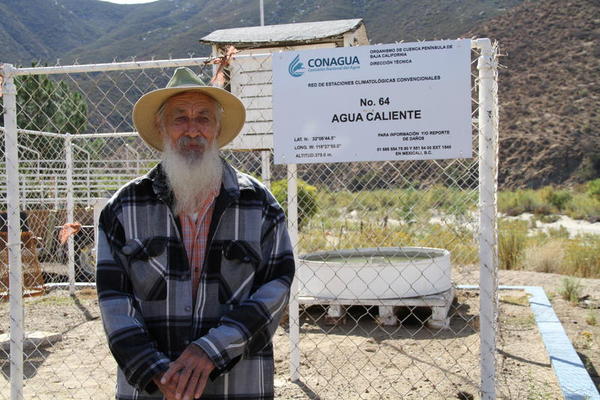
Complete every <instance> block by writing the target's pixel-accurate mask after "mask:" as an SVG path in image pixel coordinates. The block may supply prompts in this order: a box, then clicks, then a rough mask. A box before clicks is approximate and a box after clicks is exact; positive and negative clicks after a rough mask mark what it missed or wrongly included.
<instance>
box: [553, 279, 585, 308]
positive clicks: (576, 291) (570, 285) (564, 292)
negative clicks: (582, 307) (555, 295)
mask: <svg viewBox="0 0 600 400" xmlns="http://www.w3.org/2000/svg"><path fill="white" fill-rule="evenodd" d="M581 290H582V286H581V282H580V281H579V279H575V278H571V277H567V278H563V280H562V281H561V287H560V289H559V290H558V292H559V294H560V297H561V298H562V299H563V300H567V301H570V302H571V303H577V301H578V300H579V298H580V297H581Z"/></svg>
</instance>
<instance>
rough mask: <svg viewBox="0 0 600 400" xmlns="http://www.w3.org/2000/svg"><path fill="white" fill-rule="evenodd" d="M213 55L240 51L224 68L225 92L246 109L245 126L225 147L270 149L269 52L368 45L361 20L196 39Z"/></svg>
mask: <svg viewBox="0 0 600 400" xmlns="http://www.w3.org/2000/svg"><path fill="white" fill-rule="evenodd" d="M200 43H203V44H209V45H211V46H212V56H213V57H221V56H223V55H225V54H227V52H228V49H230V46H233V47H235V49H236V50H238V52H237V53H236V56H235V62H233V63H231V64H230V65H229V66H228V72H229V77H228V79H229V80H228V82H226V85H225V86H226V87H228V88H229V90H230V91H231V92H232V93H233V94H235V95H237V96H238V97H239V98H240V99H241V100H242V101H243V102H244V105H245V106H246V112H247V114H246V124H245V126H244V129H243V130H242V132H241V134H240V135H239V136H238V137H237V138H236V139H235V140H234V141H233V142H232V143H230V144H229V145H228V146H227V148H229V149H236V150H271V149H273V112H272V107H273V106H272V93H273V91H272V67H271V57H270V54H271V53H276V52H280V51H290V50H307V49H319V48H334V47H350V46H364V45H368V44H369V40H368V38H367V30H366V28H365V24H364V23H363V21H362V19H344V20H335V21H319V22H305V23H297V24H282V25H267V26H252V27H247V28H233V29H219V30H216V31H214V32H212V33H210V34H209V35H207V36H204V37H203V38H202V39H200Z"/></svg>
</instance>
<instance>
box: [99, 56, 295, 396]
mask: <svg viewBox="0 0 600 400" xmlns="http://www.w3.org/2000/svg"><path fill="white" fill-rule="evenodd" d="M244 120H245V109H244V106H243V104H242V103H241V102H240V100H239V99H238V98H237V97H235V96H234V95H232V94H231V93H229V92H227V91H225V90H222V89H219V88H214V87H210V86H205V85H204V83H203V82H202V81H201V80H200V79H199V78H198V77H197V76H196V75H195V74H194V73H193V72H192V71H191V70H189V69H187V68H179V69H177V70H176V71H175V73H174V75H173V77H172V78H171V80H170V81H169V83H168V84H167V87H166V88H164V89H159V90H155V91H152V92H150V93H147V94H146V95H144V96H142V97H141V98H140V99H139V100H138V102H137V103H136V105H135V107H134V110H133V121H134V124H135V126H136V128H137V130H138V132H139V134H140V136H141V137H142V139H144V140H145V141H146V143H148V144H149V145H150V146H152V147H154V148H156V149H158V150H159V151H161V152H162V161H161V162H160V163H159V164H158V165H157V166H156V167H154V168H153V169H152V170H150V171H149V172H148V174H146V175H145V176H142V177H139V178H137V179H134V180H133V181H131V182H130V183H128V184H126V185H125V186H124V187H122V188H121V189H120V190H119V191H118V192H117V193H115V195H114V196H113V197H112V199H111V200H110V201H109V203H108V204H107V206H106V207H105V208H104V210H103V211H102V214H101V216H100V224H99V240H98V266H97V287H98V297H99V303H100V310H101V313H102V320H103V323H104V328H105V331H106V334H107V337H108V343H109V347H110V350H111V352H112V354H113V355H114V357H115V359H116V361H117V364H118V366H119V368H118V376H117V394H116V398H117V399H162V398H166V399H169V400H170V399H192V398H205V399H242V398H243V399H270V398H273V374H274V366H273V347H272V342H271V338H272V336H273V333H274V331H275V329H276V328H277V325H278V323H279V319H280V316H281V313H282V311H283V310H284V309H285V306H286V304H287V300H288V297H289V289H290V285H291V282H292V279H293V275H294V257H293V254H292V248H291V245H290V241H289V237H288V234H287V230H286V225H285V217H284V213H283V211H282V209H281V207H280V206H279V205H278V204H277V202H276V200H275V199H274V198H273V196H272V195H271V194H270V193H269V192H268V190H267V189H266V188H265V187H264V186H263V185H261V184H260V183H259V182H258V181H256V180H255V179H253V178H252V177H250V176H248V175H246V174H243V173H241V172H239V171H236V170H235V169H233V168H232V167H231V166H229V165H228V164H227V163H226V162H225V161H224V160H222V159H221V158H220V157H219V147H222V146H224V145H225V144H227V143H229V142H230V141H231V140H233V138H235V136H236V135H237V134H238V133H239V131H240V130H241V128H242V126H243V124H244Z"/></svg>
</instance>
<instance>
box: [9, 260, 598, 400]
mask: <svg viewBox="0 0 600 400" xmlns="http://www.w3.org/2000/svg"><path fill="white" fill-rule="evenodd" d="M453 273H454V277H453V278H454V279H453V280H454V282H456V283H457V284H477V282H478V273H477V271H476V270H475V269H462V270H461V269H456V268H455V270H454V271H453ZM499 278H500V284H502V285H535V286H542V287H544V289H545V290H546V293H547V294H548V295H549V297H550V298H551V299H552V302H553V306H554V308H555V311H556V313H557V314H558V315H559V318H561V321H562V322H563V326H564V327H565V330H566V331H567V334H568V335H569V337H570V338H571V340H572V342H573V343H574V345H575V347H576V349H577V351H578V352H579V353H580V355H581V356H582V358H583V359H584V362H585V363H586V365H587V366H588V370H589V371H591V372H592V374H595V375H597V373H596V372H595V371H596V370H598V369H600V354H599V351H598V349H600V346H599V343H598V342H599V340H598V338H599V337H600V327H599V326H598V324H596V325H594V324H591V323H593V319H592V318H591V317H590V315H595V316H596V318H597V319H600V314H599V310H585V309H583V308H581V307H579V306H577V305H573V304H571V303H569V302H566V301H564V300H562V299H561V298H560V297H559V296H558V295H557V294H556V293H558V289H559V288H560V285H561V280H562V278H563V277H562V276H560V275H554V274H543V273H536V272H524V271H501V272H500V276H499ZM581 283H582V286H583V294H584V295H585V294H589V295H591V296H592V298H593V296H598V293H600V280H597V279H596V280H594V279H582V280H581ZM596 298H597V297H596ZM478 302H479V297H478V293H477V292H476V291H459V292H458V296H457V301H456V302H455V304H454V305H453V307H452V308H451V310H450V315H451V316H452V319H451V324H450V329H448V330H443V331H440V330H433V329H430V328H427V327H426V326H425V325H423V323H422V321H424V320H425V319H426V318H427V317H428V311H427V310H426V309H415V310H413V311H412V312H407V310H406V309H399V310H398V316H399V319H400V320H402V324H401V325H400V326H396V327H385V326H381V325H379V324H377V322H376V320H375V319H374V318H373V317H374V316H375V315H376V314H377V310H376V309H375V308H366V307H352V308H350V309H349V310H348V312H347V315H346V317H345V319H344V320H341V321H338V323H337V324H334V325H330V324H328V322H331V321H326V320H325V318H324V316H325V309H324V308H322V307H319V306H313V307H310V308H306V309H302V310H301V315H300V319H301V332H300V335H301V340H300V353H301V368H300V377H301V379H300V381H299V382H296V383H292V382H290V380H289V376H290V375H289V339H288V335H287V328H286V325H285V324H282V327H281V328H280V329H279V330H278V331H277V333H276V334H275V340H274V341H275V347H276V357H275V366H276V370H277V375H276V381H275V386H276V395H277V398H280V399H316V398H319V399H339V398H342V399H448V398H459V399H476V398H478V397H479V396H478V386H479V379H480V378H479V335H478V328H479V324H478V317H477V316H478ZM25 303H26V306H25V325H26V330H27V331H28V332H29V331H34V330H43V331H48V332H53V333H61V334H62V340H59V341H58V342H56V343H54V344H52V345H45V346H40V347H38V348H35V349H28V350H26V353H27V354H26V360H25V375H26V380H25V393H24V398H26V399H71V398H72V399H90V398H94V399H110V398H113V396H114V388H113V387H114V371H115V368H116V367H115V363H114V361H113V359H112V357H111V356H110V354H109V353H108V349H107V346H106V341H105V338H104V333H103V330H102V327H101V323H100V320H99V313H98V307H97V301H96V298H95V292H94V291H93V290H90V289H84V290H80V291H78V294H77V296H75V297H70V296H68V294H67V293H65V292H64V291H59V290H56V291H53V292H50V293H49V294H47V295H45V296H42V297H34V298H28V299H26V302H25ZM8 313H9V309H8V304H7V303H3V304H1V305H0V321H2V325H1V326H0V329H1V330H2V331H4V332H7V331H8V321H9V315H8ZM592 313H595V314H592ZM499 326H500V333H499V335H498V336H499V338H498V357H497V364H498V375H497V378H496V379H497V382H498V385H497V388H498V389H497V390H498V398H502V399H560V398H562V396H561V395H560V391H559V388H558V386H557V382H556V378H555V376H554V374H553V372H552V369H551V366H550V363H549V360H548V356H547V354H546V351H545V349H544V346H543V343H542V341H541V339H540V336H539V333H538V330H537V327H536V326H535V323H534V320H533V316H532V314H531V312H530V311H529V307H527V306H526V297H525V296H524V293H523V292H520V291H502V292H501V293H500V324H499ZM0 363H2V371H3V376H2V377H0V399H1V398H7V399H8V398H9V394H10V387H9V382H8V379H9V378H8V373H9V370H10V367H9V360H8V357H7V355H6V354H2V357H0ZM595 379H596V382H597V384H598V382H599V381H598V380H597V379H598V378H597V376H596V377H595Z"/></svg>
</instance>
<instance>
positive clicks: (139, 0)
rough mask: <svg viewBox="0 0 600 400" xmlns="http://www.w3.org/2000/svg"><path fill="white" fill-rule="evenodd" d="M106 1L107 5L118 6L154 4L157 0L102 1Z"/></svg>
mask: <svg viewBox="0 0 600 400" xmlns="http://www.w3.org/2000/svg"><path fill="white" fill-rule="evenodd" d="M102 1H107V2H109V3H119V4H139V3H154V2H155V1H158V0H102Z"/></svg>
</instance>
